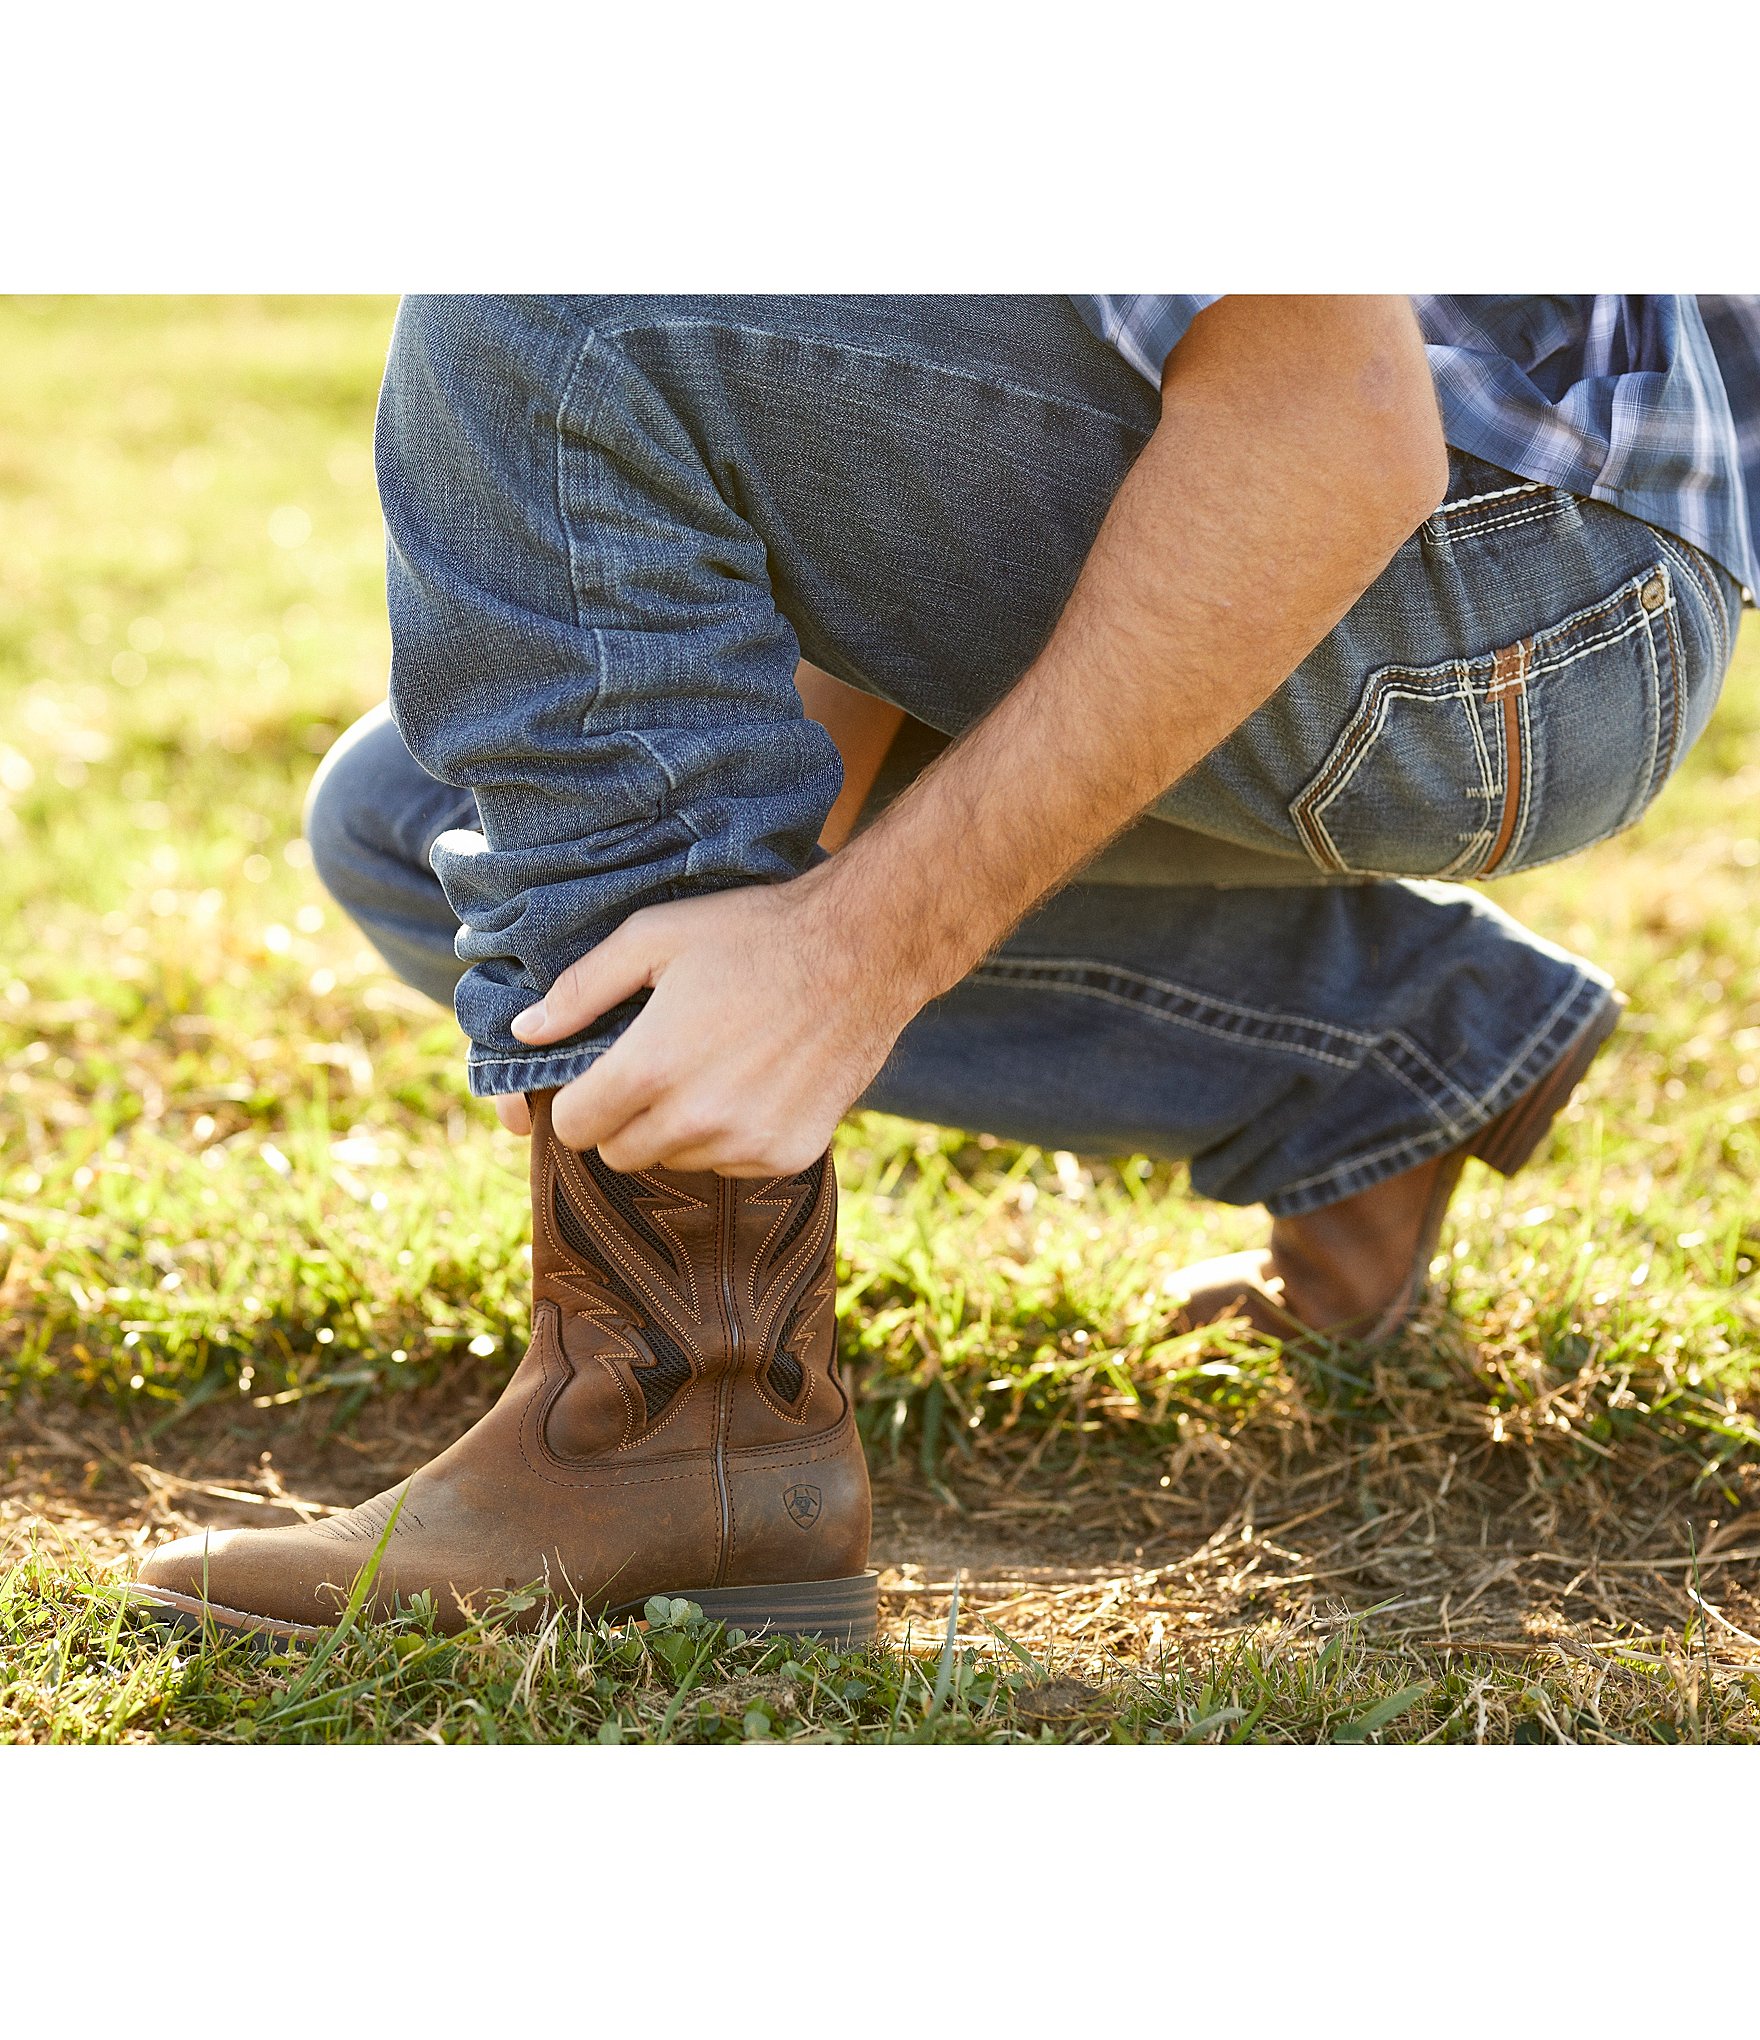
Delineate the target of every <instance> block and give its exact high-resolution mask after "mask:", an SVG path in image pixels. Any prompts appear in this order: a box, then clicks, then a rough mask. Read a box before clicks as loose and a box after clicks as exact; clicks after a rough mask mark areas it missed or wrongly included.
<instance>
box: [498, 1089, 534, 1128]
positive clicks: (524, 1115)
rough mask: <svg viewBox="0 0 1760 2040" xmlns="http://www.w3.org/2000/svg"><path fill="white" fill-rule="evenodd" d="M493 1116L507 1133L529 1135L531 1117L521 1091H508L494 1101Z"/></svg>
mask: <svg viewBox="0 0 1760 2040" xmlns="http://www.w3.org/2000/svg"><path fill="white" fill-rule="evenodd" d="M495 1116H496V1117H497V1118H498V1119H499V1120H500V1121H501V1124H502V1125H503V1126H505V1127H506V1128H507V1130H508V1132H509V1133H530V1132H531V1130H532V1115H531V1112H530V1109H529V1108H528V1107H527V1105H526V1101H525V1094H524V1092H522V1091H509V1092H507V1093H506V1094H505V1095H504V1096H502V1097H499V1098H497V1099H496V1100H495Z"/></svg>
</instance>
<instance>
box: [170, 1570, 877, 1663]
mask: <svg viewBox="0 0 1760 2040" xmlns="http://www.w3.org/2000/svg"><path fill="white" fill-rule="evenodd" d="M130 1598H131V1599H133V1600H134V1601H137V1602H139V1603H142V1604H144V1605H145V1606H146V1607H148V1608H150V1609H151V1610H152V1611H153V1612H152V1618H151V1619H152V1620H153V1621H155V1622H157V1623H159V1624H160V1625H161V1626H163V1627H166V1628H171V1629H176V1630H180V1631H182V1632H184V1633H185V1634H199V1633H200V1632H201V1631H203V1630H205V1629H208V1628H210V1627H211V1628H214V1629H219V1630H224V1631H225V1632H226V1633H227V1634H228V1635H231V1636H254V1637H257V1638H260V1639H261V1640H262V1641H263V1642H264V1643H268V1642H270V1641H279V1642H283V1643H321V1642H322V1641H323V1639H324V1638H325V1637H326V1636H328V1635H329V1634H330V1633H331V1632H330V1630H329V1629H328V1628H325V1627H322V1626H319V1625H317V1624H314V1623H309V1622H285V1621H281V1620H279V1619H277V1618H276V1617H275V1616H272V1615H257V1614H253V1613H252V1612H251V1611H250V1610H249V1609H248V1608H228V1607H226V1606H224V1605H223V1604H222V1603H221V1602H219V1601H202V1600H198V1599H196V1598H195V1597H194V1596H193V1595H190V1594H179V1593H174V1592H173V1591H172V1590H171V1589H170V1588H169V1587H136V1588H134V1589H133V1591H132V1593H131V1596H130ZM651 1598H656V1597H653V1596H648V1597H645V1598H644V1599H642V1600H640V1601H626V1602H622V1603H619V1604H618V1605H617V1606H615V1607H611V1608H608V1609H607V1610H606V1611H605V1620H607V1621H608V1622H620V1621H627V1620H628V1619H629V1618H630V1617H631V1616H632V1615H634V1616H639V1615H640V1614H641V1612H642V1610H643V1609H644V1608H645V1607H646V1606H647V1603H648V1599H651ZM660 1598H664V1599H666V1600H671V1601H691V1602H694V1603H695V1605H696V1606H697V1607H699V1608H701V1609H702V1611H703V1613H704V1614H705V1615H706V1616H707V1617H708V1618H709V1620H710V1621H711V1622H719V1623H721V1624H723V1625H724V1626H725V1627H726V1628H728V1629H741V1630H744V1631H745V1633H746V1635H747V1636H748V1637H755V1636H799V1637H810V1638H812V1639H814V1640H816V1641H819V1642H824V1643H834V1644H836V1645H837V1646H838V1647H839V1648H840V1649H844V1650H850V1649H853V1648H855V1647H856V1646H858V1645H860V1644H864V1643H871V1642H873V1640H874V1635H875V1632H876V1630H877V1629H878V1627H879V1619H880V1575H879V1574H878V1573H873V1572H865V1573H857V1574H855V1575H854V1576H853V1577H852V1578H850V1579H842V1580H798V1581H786V1582H779V1583H776V1584H774V1585H769V1586H753V1587H680V1588H676V1589H673V1590H671V1591H669V1592H668V1593H666V1594H665V1595H664V1596H663V1597H660Z"/></svg>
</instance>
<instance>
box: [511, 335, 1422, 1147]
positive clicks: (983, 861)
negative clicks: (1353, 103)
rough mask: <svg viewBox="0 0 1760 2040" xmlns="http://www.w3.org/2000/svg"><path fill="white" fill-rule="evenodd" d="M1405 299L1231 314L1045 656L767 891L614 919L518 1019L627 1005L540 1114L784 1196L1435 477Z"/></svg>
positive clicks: (1302, 650)
mask: <svg viewBox="0 0 1760 2040" xmlns="http://www.w3.org/2000/svg"><path fill="white" fill-rule="evenodd" d="M1447 475H1448V461H1447V452H1446V449H1445V447H1444V445H1443V440H1442V431H1441V425H1440V422H1439V420H1438V417H1437V412H1436V398H1435V392H1434V389H1433V387H1432V384H1431V380H1430V371H1429V366H1428V363H1427V361H1426V359H1425V355H1424V347H1423V342H1422V339H1421V337H1420V335H1419V332H1418V328H1417V322H1416V320H1415V319H1414V318H1413V316H1412V310H1411V305H1410V302H1409V301H1408V300H1407V299H1404V298H1385V297H1382V298H1319V297H1316V298H1233V297H1231V298H1224V299H1222V300H1221V302H1220V303H1218V304H1215V305H1212V306H1211V307H1210V308H1209V309H1208V310H1207V311H1205V312H1202V313H1200V314H1199V316H1198V318H1197V319H1196V320H1195V321H1194V322H1193V324H1192V328H1191V330H1190V332H1189V333H1188V334H1187V335H1186V337H1185V339H1184V340H1183V341H1182V342H1181V343H1180V345H1179V346H1178V347H1177V348H1176V349H1175V350H1174V352H1173V354H1172V355H1171V356H1170V357H1169V360H1168V363H1167V370H1166V375H1165V378H1164V382H1163V388H1162V405H1161V422H1160V424H1159V425H1158V426H1157V428H1156V431H1155V433H1154V436H1153V437H1152V438H1151V439H1150V441H1149V444H1148V446H1147V447H1146V448H1145V449H1144V451H1143V453H1142V455H1141V457H1140V458H1139V460H1138V462H1137V464H1136V466H1135V467H1134V468H1133V469H1132V470H1131V472H1130V474H1129V475H1127V476H1126V478H1125V481H1124V484H1123V486H1122V487H1121V488H1120V490H1119V492H1118V495H1117V497H1116V499H1115V500H1114V502H1113V504H1112V507H1111V509H1110V510H1109V511H1108V512H1107V515H1106V519H1105V522H1104V523H1103V524H1102V526H1101V528H1100V533H1099V536H1098V537H1097V539H1096V540H1095V543H1094V546H1093V549H1092V551H1091V552H1090V553H1089V555H1088V558H1087V561H1086V563H1085V564H1084V565H1083V568H1082V571H1081V574H1080V577H1079V578H1078V580H1077V582H1076V585H1075V588H1074V591H1073V592H1072V594H1071V596H1070V599H1069V602H1068V604H1067V606H1066V607H1065V610H1064V613H1063V616H1062V617H1061V619H1060V620H1059V622H1058V625H1057V628H1056V629H1055V630H1054V631H1053V632H1052V634H1051V636H1050V639H1049V640H1048V641H1047V643H1046V646H1045V649H1044V650H1043V651H1042V652H1041V653H1040V655H1039V657H1038V658H1037V659H1036V660H1035V661H1034V662H1033V664H1032V666H1031V667H1029V668H1028V670H1027V672H1026V673H1025V674H1024V675H1023V676H1022V678H1021V679H1020V680H1019V681H1018V682H1017V683H1016V685H1015V686H1014V687H1013V688H1012V689H1011V690H1010V692H1009V693H1008V694H1007V695H1006V696H1005V697H1004V698H1003V700H1002V701H1001V702H1000V703H999V704H998V705H997V707H996V708H995V709H993V710H992V711H991V712H990V714H989V715H987V716H985V717H984V718H983V720H982V721H981V722H979V723H978V724H976V725H975V726H974V727H973V728H972V729H970V730H968V731H967V732H966V734H965V735H964V736H963V737H962V738H961V739H960V741H959V742H958V743H957V744H954V745H952V746H951V747H950V748H949V749H948V750H947V751H945V752H943V753H942V755H941V756H940V758H938V759H937V760H936V761H935V763H934V764H933V765H932V766H930V768H929V769H928V770H927V771H926V772H924V773H923V775H922V776H921V778H920V779H918V780H917V781H916V783H915V784H914V785H913V786H911V787H910V788H909V789H908V790H907V791H906V792H905V793H904V794H902V795H901V796H900V797H899V798H898V799H897V800H896V801H895V802H894V803H893V804H892V806H891V807H890V808H888V810H887V811H886V813H885V814H884V815H883V816H881V817H880V819H879V820H878V821H876V822H875V823H874V824H873V826H872V827H870V828H869V829H867V830H866V831H864V833H863V834H861V835H860V836H858V837H857V838H856V839H855V840H854V842H853V843H851V844H850V846H849V848H848V849H846V850H842V851H840V852H839V853H838V854H837V855H836V856H835V857H833V858H832V859H831V860H830V862H829V863H827V864H824V865H821V866H820V867H818V868H817V869H816V870H814V871H812V872H809V873H807V874H806V875H805V876H803V877H801V878H798V879H795V880H793V881H791V882H790V883H788V884H785V885H780V886H774V887H768V888H757V889H752V890H743V891H739V892H731V893H722V894H718V895H715V896H713V897H710V898H705V899H698V900H691V901H681V902H678V903H675V904H672V905H669V906H664V907H656V908H651V909H649V910H648V911H646V912H644V913H640V914H636V915H634V916H632V917H631V919H630V920H628V921H627V922H625V923H624V925H623V926H622V927H621V928H620V929H618V931H617V932H616V933H615V934H614V935H612V936H611V937H610V938H609V939H608V940H607V941H605V942H603V943H601V944H600V945H599V947H598V948H597V949H595V950H593V951H592V952H591V953H590V954H589V955H587V956H585V957H583V958H582V959H581V960H580V962H579V963H577V964H575V965H574V966H573V967H572V968H571V969H570V970H569V971H567V972H566V973H564V975H563V977H562V979H561V980H560V981H559V982H558V984H557V986H556V988H555V990H554V991H552V993H551V994H550V996H549V998H548V999H546V1000H545V1001H544V1003H543V1005H542V1006H541V1007H538V1008H534V1009H533V1012H532V1014H531V1015H522V1016H521V1018H520V1019H519V1020H516V1021H515V1022H514V1032H515V1033H516V1034H517V1035H518V1036H519V1038H520V1039H521V1040H522V1041H526V1042H531V1043H533V1044H539V1043H544V1042H550V1041H557V1040H561V1039H563V1038H564V1037H565V1036H567V1035H569V1034H571V1033H573V1032H574V1031H575V1030H576V1029H578V1028H580V1027H582V1026H584V1025H585V1024H586V1023H587V1022H588V1021H589V1020H591V1019H593V1018H594V1017H595V1016H596V1015H598V1014H600V1013H603V1012H605V1011H606V1010H607V1009H608V1008H609V1007H611V1006H613V1005H615V1004H616V1003H617V1001H618V1000H620V999H622V998H625V997H627V996H629V995H630V994H631V993H632V992H635V991H637V990H639V989H640V988H641V987H643V986H644V985H646V986H651V987H652V988H653V997H652V998H651V999H650V1000H649V1002H648V1005H647V1007H646V1009H645V1010H644V1011H643V1012H642V1013H640V1014H639V1015H638V1016H637V1017H636V1019H635V1020H634V1021H633V1022H632V1023H631V1025H630V1028H629V1030H628V1032H627V1033H626V1034H625V1035H624V1036H623V1038H622V1039H621V1040H620V1041H618V1042H617V1044H616V1045H615V1046H614V1047H613V1048H612V1049H610V1050H609V1051H608V1052H607V1053H606V1054H605V1055H604V1056H603V1057H602V1058H601V1059H600V1061H599V1062H598V1063H596V1064H595V1065H594V1066H593V1068H592V1069H590V1070H588V1071H587V1072H586V1073H585V1075H583V1076H580V1077H577V1078H576V1079H575V1080H574V1081H573V1083H571V1084H568V1085H565V1086H564V1087H563V1088H562V1090H561V1091H560V1092H559V1093H558V1095H557V1099H556V1104H555V1115H554V1116H555V1125H556V1130H557V1133H558V1135H559V1136H560V1137H561V1138H562V1139H563V1140H564V1141H566V1142H567V1143H568V1144H569V1145H571V1146H575V1147H589V1146H597V1147H598V1149H599V1151H600V1153H601V1154H602V1155H603V1156H604V1157H605V1160H606V1161H607V1162H608V1163H609V1164H610V1165H611V1167H613V1168H616V1169H626V1170H627V1169H637V1168H644V1167H650V1166H654V1165H660V1166H665V1167H670V1168H680V1169H715V1170H718V1171H720V1172H721V1173H723V1174H725V1175H734V1176H739V1175H770V1174H784V1173H790V1172H792V1171H794V1170H796V1169H800V1168H803V1167H805V1166H806V1164H807V1163H808V1162H810V1161H811V1160H812V1159H813V1158H814V1156H816V1155H817V1154H819V1153H820V1152H821V1151H822V1150H823V1149H824V1147H825V1146H826V1144H827V1143H828V1142H829V1140H830V1138H831V1133H832V1130H833V1128H834V1127H835V1126H836V1124H837V1121H838V1119H839V1117H840V1116H841V1115H842V1113H843V1112H844V1111H845V1110H847V1109H848V1107H849V1106H850V1104H851V1103H852V1102H853V1101H854V1100H855V1099H856V1098H857V1097H858V1096H859V1095H860V1094H861V1091H862V1090H863V1088H864V1087H865V1086H866V1084H867V1083H868V1081H869V1080H870V1079H871V1078H872V1076H873V1075H874V1073H875V1071H876V1070H878V1068H879V1067H880V1065H881V1063H882V1062H883V1061H884V1060H885V1058H886V1054H887V1052H888V1050H889V1049H890V1048H891V1045H892V1043H893V1041H894V1040H895V1039H896V1038H897V1036H898V1034H899V1032H900V1031H901V1030H902V1028H903V1027H904V1025H905V1023H906V1022H907V1021H908V1020H909V1019H910V1017H911V1016H912V1014H914V1013H915V1012H916V1011H917V1010H918V1009H919V1008H920V1007H921V1006H923V1005H924V1004H926V1003H927V1002H928V1001H929V1000H930V999H932V998H934V997H936V996H937V995H938V994H939V993H941V992H943V991H945V990H947V989H948V988H949V987H950V986H952V985H954V984H957V983H958V982H959V980H960V979H961V978H962V977H964V976H965V974H966V973H967V971H969V970H970V969H971V968H972V966H973V965H974V964H975V963H977V962H978V961H979V960H980V959H981V958H982V957H984V956H985V955H986V954H988V952H989V951H990V950H991V949H993V948H994V947H995V945H996V944H997V943H998V942H999V941H1000V940H1001V939H1002V937H1003V936H1004V935H1006V934H1007V932H1008V930H1009V929H1010V928H1011V927H1012V926H1013V925H1014V924H1015V922H1017V921H1018V920H1019V919H1020V918H1021V916H1022V915H1023V914H1025V913H1027V912H1028V911H1029V910H1030V909H1031V908H1032V906H1033V905H1034V904H1035V903H1036V902H1037V901H1038V900H1040V899H1042V898H1043V897H1044V896H1045V894H1047V893H1048V892H1050V891H1052V890H1053V889H1054V888H1055V887H1056V886H1058V885H1059V884H1061V883H1062V882H1063V881H1064V880H1065V879H1066V878H1068V877H1069V876H1070V875H1071V873H1072V872H1074V871H1075V870H1077V869H1078V868H1079V867H1080V866H1081V865H1082V864H1084V863H1085V862H1087V860H1088V859H1089V858H1090V857H1092V856H1093V854H1094V853H1095V852H1096V851H1097V850H1099V849H1100V848H1101V847H1102V846H1103V845H1104V844H1105V843H1106V842H1107V841H1108V840H1109V839H1110V838H1111V837H1112V836H1114V835H1116V834H1117V832H1118V831H1119V830H1120V829H1122V828H1123V827H1125V826H1126V824H1127V823H1129V822H1131V821H1132V820H1134V819H1135V817H1136V816H1137V815H1139V814H1140V813H1141V812H1142V811H1143V810H1144V808H1146V807H1147V806H1148V805H1149V804H1150V802H1152V801H1154V800H1155V799H1157V798H1158V797H1159V796H1160V795H1161V794H1162V793H1164V792H1165V791H1166V790H1167V789H1168V788H1169V787H1170V786H1173V785H1174V784H1175V783H1176V782H1177V781H1178V780H1179V779H1181V778H1182V777H1183V776H1184V775H1185V774H1186V772H1188V771H1189V770H1190V769H1191V767H1192V766H1194V765H1196V764H1197V763H1198V762H1199V760H1200V759H1202V758H1204V757H1205V756H1207V755H1208V753H1209V752H1210V751H1212V750H1213V749H1214V748H1215V747H1216V746H1217V745H1218V744H1220V743H1221V742H1222V741H1223V740H1224V739H1225V738H1226V737H1227V736H1228V735H1229V734H1230V733H1231V732H1232V731H1233V730H1235V729H1236V728H1238V727H1239V725H1240V724H1241V723H1242V722H1244V721H1245V720H1246V718H1247V717H1248V716H1249V715H1251V714H1252V712H1253V710H1254V709H1256V708H1257V707H1259V705H1260V704H1261V703H1262V702H1264V701H1265V700H1267V699H1268V698H1269V697H1270V695H1271V694H1272V693H1273V692H1275V690H1276V689H1277V687H1278V686H1279V685H1281V683H1282V682H1283V681H1284V679H1285V678H1287V676H1288V675H1289V674H1290V673H1291V672H1293V671H1294V670H1295V668H1296V667H1297V666H1298V665H1299V664H1300V663H1301V661H1302V660H1303V659H1304V658H1305V657H1306V656H1307V655H1308V653H1309V652H1310V651H1312V650H1313V648H1314V646H1315V645H1316V644H1318V643H1319V642H1320V640H1321V639H1322V638H1323V637H1324V636H1325V635H1326V633H1327V632H1328V631H1329V630H1330V629H1331V628H1332V627H1333V625H1334V624H1335V623H1337V622H1338V620H1339V618H1340V617H1342V616H1343V615H1344V614H1345V612H1346V610H1348V609H1349V608H1350V606H1351V604H1352V603H1353V602H1355V601H1356V599H1357V597H1358V596H1359V595H1361V594H1362V593H1363V591H1364V590H1365V589H1366V588H1368V586H1369V585H1370V584H1371V582H1373V581H1374V580H1375V578H1376V577H1377V576H1378V575H1379V574H1380V572H1381V570H1382V569H1383V567H1385V566H1386V564H1387V562H1388V561H1389V560H1390V559H1391V558H1392V557H1393V555H1394V553H1395V552H1396V551H1397V550H1398V549H1399V547H1400V545H1401V544H1402V543H1403V542H1404V541H1405V539H1406V538H1407V537H1409V536H1410V534H1411V533H1412V531H1413V530H1415V529H1416V527H1417V526H1418V525H1419V524H1420V523H1421V522H1422V521H1423V519H1424V518H1425V517H1426V516H1428V515H1429V513H1430V511H1431V510H1432V509H1434V508H1435V506H1436V504H1437V502H1438V501H1439V500H1440V499H1441V495H1442V492H1443V489H1444V488H1445V486H1446V483H1447Z"/></svg>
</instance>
